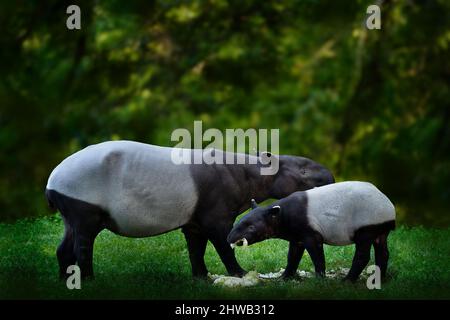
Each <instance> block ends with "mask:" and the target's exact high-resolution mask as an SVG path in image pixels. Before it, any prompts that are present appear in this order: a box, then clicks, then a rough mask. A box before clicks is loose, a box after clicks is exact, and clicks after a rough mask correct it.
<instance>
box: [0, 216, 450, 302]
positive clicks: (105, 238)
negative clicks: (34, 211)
mask: <svg viewBox="0 0 450 320" xmlns="http://www.w3.org/2000/svg"><path fill="white" fill-rule="evenodd" d="M62 233H63V225H62V222H61V219H60V218H59V217H58V216H57V215H55V216H50V217H45V218H39V219H35V220H22V221H18V222H16V223H15V224H0V299H17V298H20V299H219V298H223V299H250V298H254V299H398V298H400V299H429V298H433V299H449V298H450V270H449V263H450V261H449V257H450V237H449V236H450V229H427V228H423V227H415V228H407V227H403V226H402V227H400V228H398V229H397V230H396V231H395V232H393V233H391V236H390V238H389V240H390V242H389V247H390V250H391V260H390V266H389V270H388V272H389V280H388V281H387V282H386V283H384V284H383V285H382V289H381V290H368V289H367V288H366V286H365V281H363V280H360V281H358V283H356V284H354V285H352V284H346V283H342V282H341V281H340V280H336V279H326V280H321V279H315V278H312V279H304V280H301V281H287V282H285V281H281V280H273V281H270V282H265V283H262V284H260V285H257V286H255V287H250V288H238V289H236V288H234V289H231V288H220V287H215V286H212V283H211V282H210V281H204V280H193V279H192V278H191V274H190V264H189V260H188V253H187V248H186V244H185V241H184V238H183V235H182V233H181V232H180V231H174V232H170V233H168V234H165V235H161V236H158V237H153V238H146V239H130V238H124V237H120V236H117V235H114V234H112V233H110V232H108V231H103V232H102V233H101V234H100V235H99V237H98V238H97V240H96V243H95V252H94V268H95V272H96V280H95V281H89V282H83V283H82V289H81V290H68V289H67V288H66V286H65V283H64V282H61V281H59V280H58V276H57V261H56V256H55V249H56V246H57V245H58V243H59V241H60V238H61V236H62ZM287 247H288V244H287V242H285V241H282V240H270V241H265V242H263V243H259V244H256V245H253V246H251V247H250V248H248V249H246V250H245V249H242V248H238V249H236V252H237V258H238V261H239V262H240V263H241V265H242V266H243V267H244V268H245V269H246V270H257V271H258V272H271V271H277V270H279V269H280V268H282V267H284V266H285V263H286V254H287ZM353 249H354V248H353V246H347V247H329V246H326V248H325V256H326V262H327V269H337V268H340V267H349V266H350V264H351V260H352V255H353ZM205 258H206V264H207V266H208V269H209V270H210V272H211V273H216V274H225V268H224V266H223V264H222V263H221V262H220V259H219V258H218V255H217V253H216V252H215V250H214V249H213V247H212V246H211V245H210V244H208V249H207V253H206V257H205ZM300 269H302V270H308V271H309V270H312V264H311V260H310V258H309V256H308V255H307V254H305V256H304V257H303V260H302V263H301V266H300Z"/></svg>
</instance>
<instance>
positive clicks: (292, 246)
mask: <svg viewBox="0 0 450 320" xmlns="http://www.w3.org/2000/svg"><path fill="white" fill-rule="evenodd" d="M304 251H305V247H304V246H303V244H301V243H299V242H297V241H290V242H289V253H288V263H287V266H286V269H285V270H284V272H283V275H282V277H283V278H284V279H288V278H292V277H294V276H295V274H296V272H297V268H298V265H299V264H300V260H301V259H302V256H303V253H304Z"/></svg>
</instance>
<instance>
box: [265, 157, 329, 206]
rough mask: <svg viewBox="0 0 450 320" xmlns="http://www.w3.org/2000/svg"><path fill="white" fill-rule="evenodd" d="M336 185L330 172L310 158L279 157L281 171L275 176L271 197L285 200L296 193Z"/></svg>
mask: <svg viewBox="0 0 450 320" xmlns="http://www.w3.org/2000/svg"><path fill="white" fill-rule="evenodd" d="M330 183H334V177H333V174H332V173H331V171H330V170H328V169H327V168H326V167H324V166H323V165H321V164H320V163H318V162H315V161H313V160H311V159H308V158H303V157H296V156H279V170H278V173H277V174H276V176H275V180H274V183H273V187H272V190H271V192H270V193H271V194H270V196H271V197H273V198H276V199H281V198H284V197H286V196H288V195H290V194H291V193H293V192H296V191H304V190H308V189H312V188H314V187H320V186H323V185H326V184H330Z"/></svg>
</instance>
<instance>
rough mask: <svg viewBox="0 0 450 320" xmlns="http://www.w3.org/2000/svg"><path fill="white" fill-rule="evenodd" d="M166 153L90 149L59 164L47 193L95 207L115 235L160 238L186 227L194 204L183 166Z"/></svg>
mask: <svg viewBox="0 0 450 320" xmlns="http://www.w3.org/2000/svg"><path fill="white" fill-rule="evenodd" d="M172 150H173V149H172V148H166V147H159V146H153V145H148V144H143V143H138V142H132V141H109V142H104V143H100V144H96V145H92V146H89V147H87V148H85V149H83V150H81V151H79V152H77V153H75V154H73V155H71V156H70V157H68V158H66V159H65V160H64V161H63V162H61V164H60V165H58V166H57V167H56V168H55V170H54V171H53V172H52V174H51V175H50V178H49V180H48V184H47V189H50V190H55V191H58V192H59V193H62V194H64V195H66V196H69V197H71V198H74V199H77V200H82V201H85V202H88V203H91V204H94V205H98V206H100V207H101V208H102V209H104V210H106V211H108V212H109V213H110V215H111V218H112V219H113V220H114V221H115V222H116V224H117V225H118V228H119V231H120V233H121V234H124V235H127V236H136V237H138V236H148V235H153V234H157V233H161V232H165V231H168V230H171V229H174V228H177V227H179V226H180V225H183V224H184V223H186V222H187V221H188V220H189V219H190V217H191V215H192V213H193V211H194V208H195V205H196V202H197V192H196V187H195V184H194V181H193V179H192V177H191V174H190V169H189V165H187V164H180V165H176V164H174V163H173V162H172V158H171V153H172Z"/></svg>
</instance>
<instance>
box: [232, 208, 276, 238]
mask: <svg viewBox="0 0 450 320" xmlns="http://www.w3.org/2000/svg"><path fill="white" fill-rule="evenodd" d="M280 212H281V208H280V206H268V207H265V208H262V207H258V206H257V205H256V202H255V200H252V210H251V211H250V213H248V214H247V215H246V216H244V217H243V218H242V219H241V220H240V221H239V223H237V224H236V225H235V226H234V228H233V229H232V230H231V232H230V234H229V235H228V238H227V241H228V243H230V244H231V245H232V247H234V245H238V246H241V245H243V244H244V245H246V244H249V245H250V244H253V243H256V242H260V241H263V240H266V239H269V238H273V237H276V235H277V230H278V223H279V215H280Z"/></svg>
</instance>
